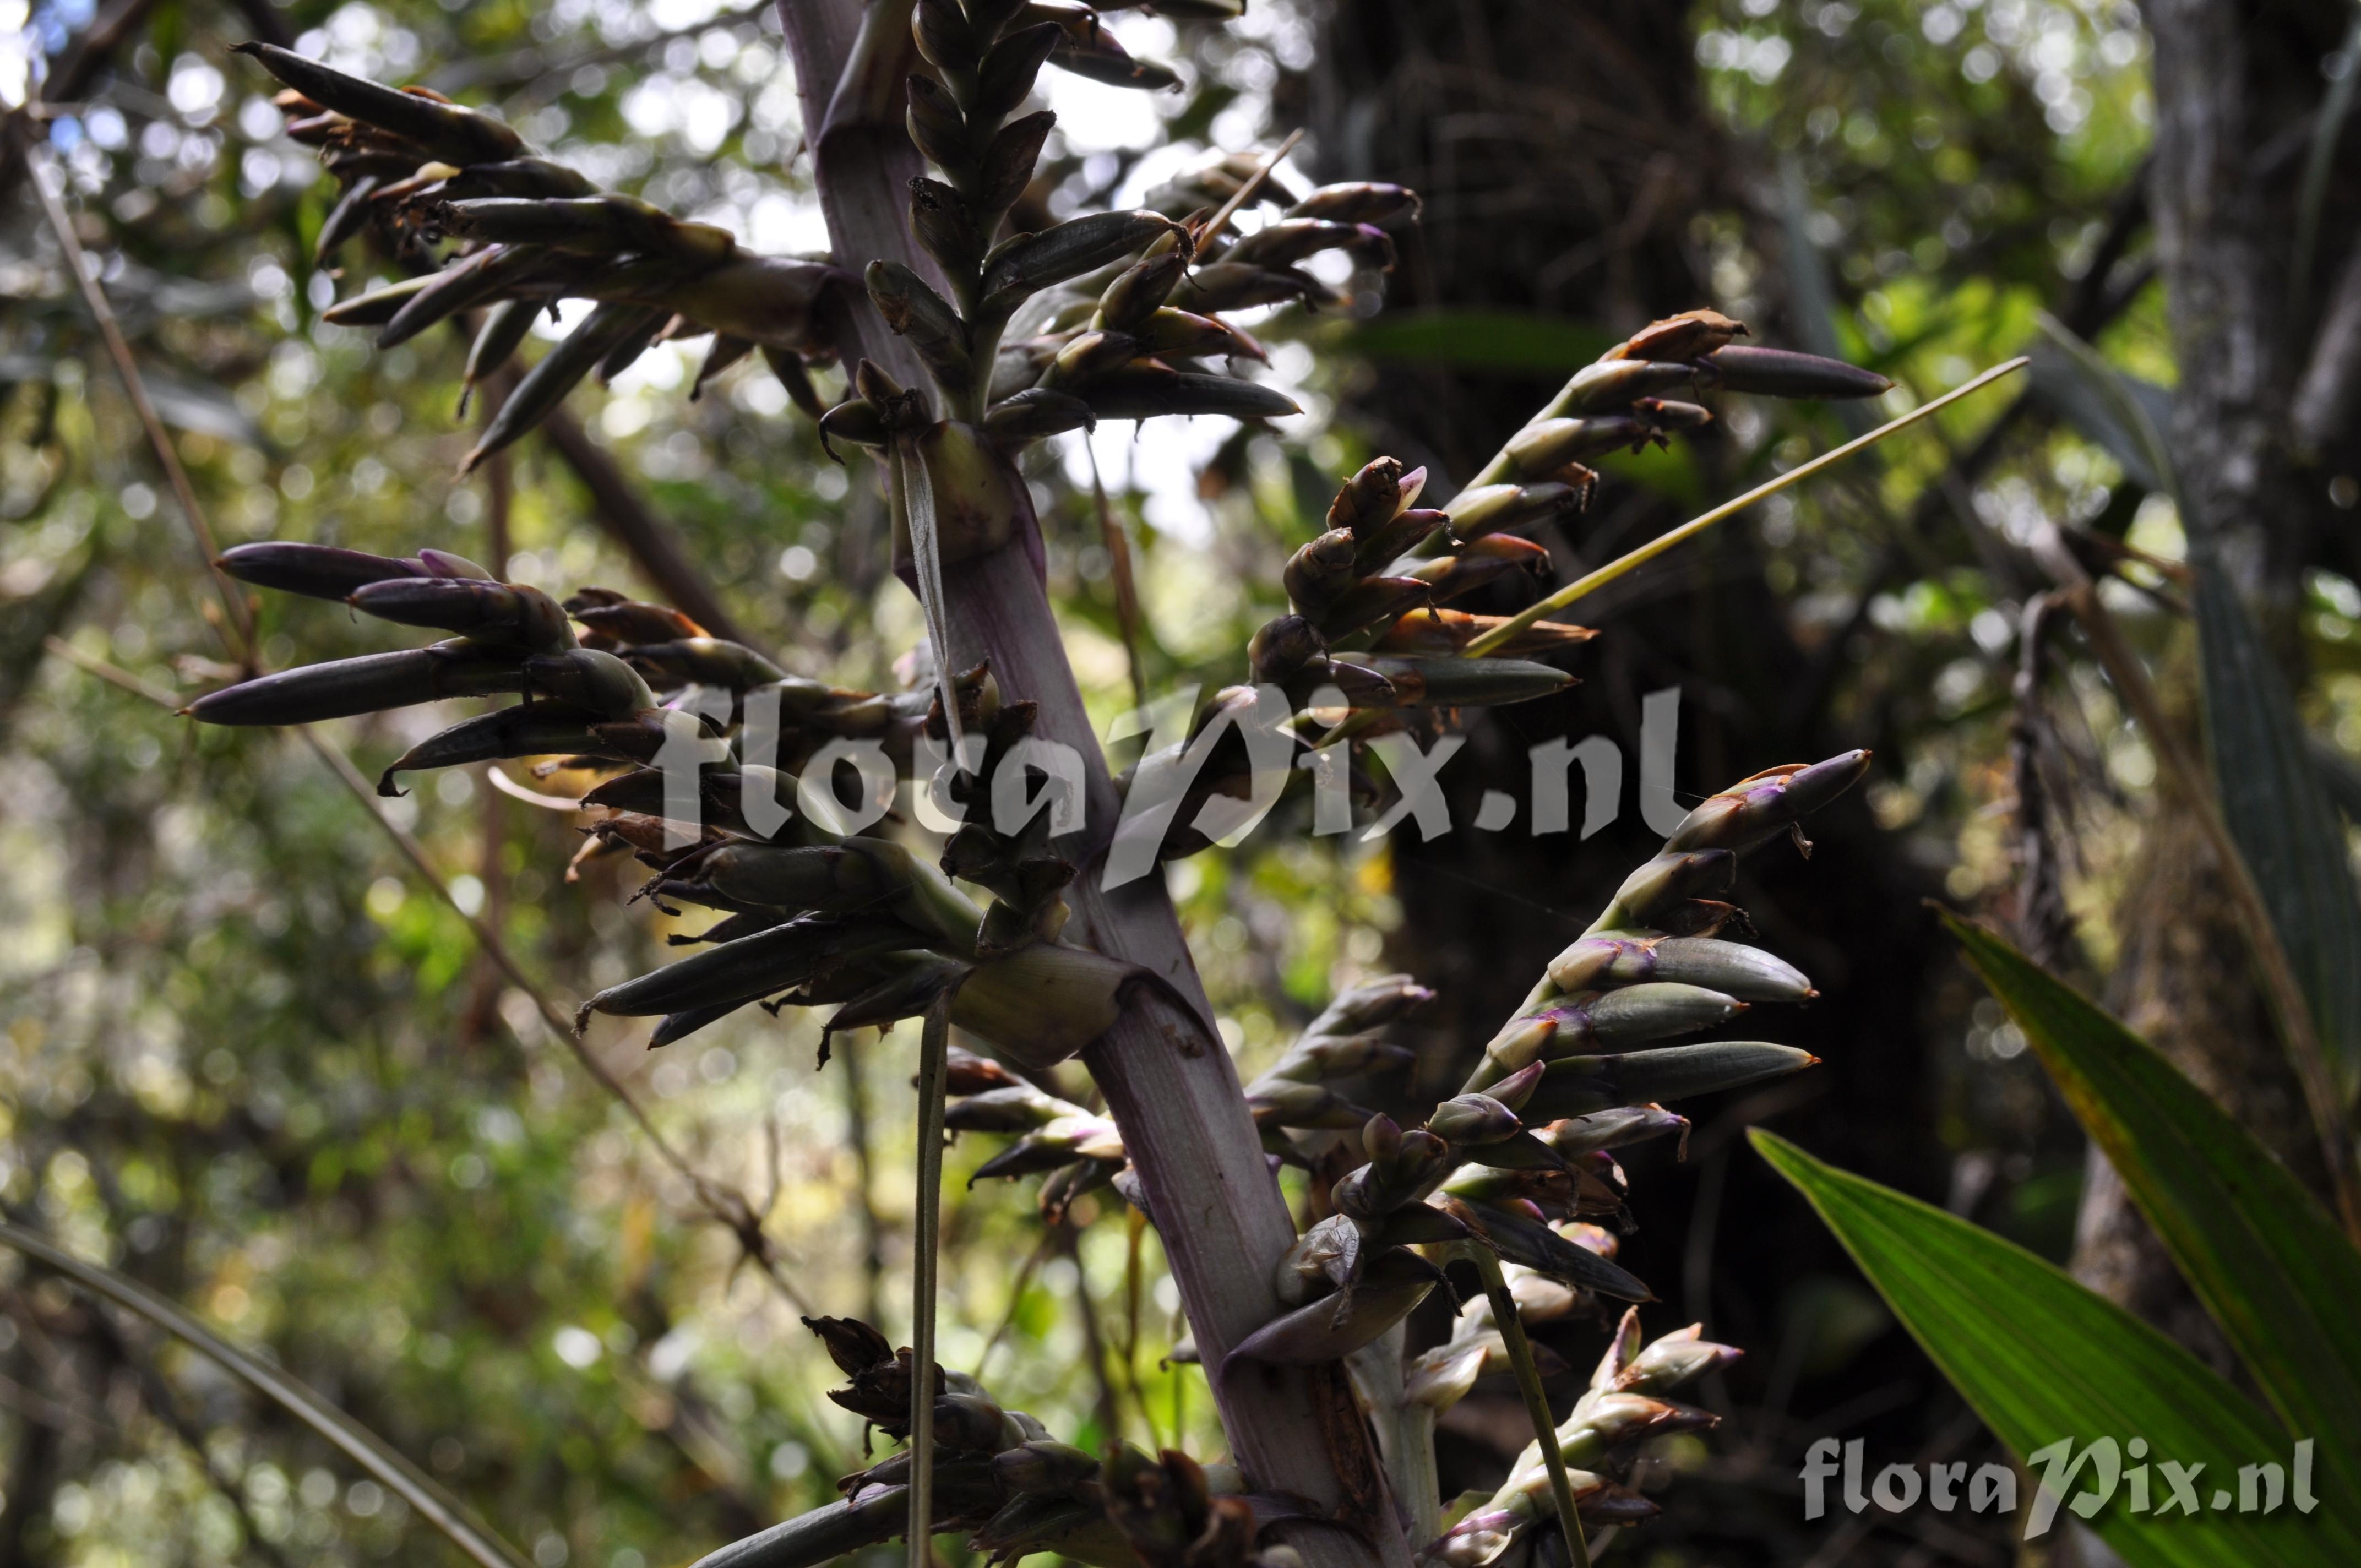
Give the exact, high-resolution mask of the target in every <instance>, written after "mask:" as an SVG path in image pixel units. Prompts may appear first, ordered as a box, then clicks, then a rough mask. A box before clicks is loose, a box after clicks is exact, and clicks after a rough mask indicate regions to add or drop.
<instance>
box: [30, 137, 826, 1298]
mask: <svg viewBox="0 0 2361 1568" xmlns="http://www.w3.org/2000/svg"><path fill="white" fill-rule="evenodd" d="M39 175H40V171H39V170H36V171H35V178H34V180H33V187H34V189H35V190H37V191H38V192H40V195H41V203H42V208H43V210H44V211H45V212H46V213H47V214H48V216H49V226H50V227H51V228H52V229H53V230H54V231H56V234H57V237H58V243H59V245H60V247H64V249H65V252H66V257H67V263H68V265H69V266H71V268H72V269H74V276H75V277H76V278H77V279H78V280H80V281H81V284H82V297H83V299H84V300H85V301H86V302H88V304H89V306H90V312H91V315H92V317H93V319H94V320H95V321H96V322H97V323H98V325H99V330H100V333H101V334H102V335H104V337H105V339H106V344H107V349H108V352H109V353H110V354H111V355H113V356H114V358H115V370H116V372H117V373H118V374H119V375H120V376H121V377H122V378H123V385H124V389H125V390H126V392H127V393H128V394H129V396H130V399H131V405H132V407H133V408H134V409H136V410H137V411H138V414H139V420H140V423H141V425H142V426H143V427H144V428H145V429H146V431H147V433H148V444H149V445H150V446H152V447H154V448H155V451H156V455H157V458H158V460H159V462H161V463H162V464H163V465H164V468H165V471H166V472H167V473H168V474H169V475H170V477H171V481H172V488H173V493H174V495H175V496H176V497H178V498H179V500H180V503H181V515H182V516H183V517H184V518H185V519H187V521H188V525H189V532H191V534H192V535H193V536H194V538H195V540H196V542H197V546H198V548H199V549H200V550H201V551H203V554H204V557H205V560H206V563H207V565H209V566H211V565H212V563H213V561H214V557H215V556H216V555H217V554H219V551H218V549H217V548H216V546H215V544H214V532H213V527H212V525H211V524H210V523H209V522H207V521H205V514H204V509H203V507H202V506H200V505H199V504H198V502H197V496H196V491H195V489H194V488H192V486H191V485H190V483H189V477H188V471H187V470H186V469H184V468H182V467H181V460H180V455H179V453H178V452H177V451H176V450H175V449H174V447H173V445H172V438H171V436H170V433H167V432H166V431H165V429H164V424H163V421H162V420H161V419H160V418H159V416H158V415H157V412H156V404H155V400H153V399H151V398H150V397H148V386H147V382H146V381H145V379H144V378H142V377H141V375H140V373H139V362H138V359H137V357H136V356H134V355H133V354H132V352H131V345H130V344H129V343H128V342H127V341H126V339H125V338H124V336H123V334H122V332H121V331H120V329H119V328H117V327H116V325H115V313H114V310H113V309H112V307H110V306H109V305H108V303H107V300H106V291H105V290H104V289H103V288H102V287H101V286H100V285H99V281H98V277H97V274H95V273H94V272H93V271H92V270H91V269H90V268H89V267H88V266H87V265H86V264H85V261H86V258H85V253H84V252H83V251H82V247H81V244H80V242H79V241H78V240H77V239H76V238H75V237H74V234H73V225H72V222H71V219H70V218H69V217H68V216H67V214H66V212H65V209H64V207H63V206H62V205H61V204H60V203H59V201H58V198H57V196H56V194H55V193H54V192H51V191H50V190H49V186H48V185H47V184H46V183H44V182H43V181H42V180H41V178H40V177H39ZM213 570H214V582H215V586H216V587H218V588H219V589H220V590H221V593H222V598H223V601H224V603H225V604H226V605H228V606H229V609H230V615H231V620H230V622H229V625H228V629H226V630H224V632H223V637H224V640H225V641H228V642H230V644H231V646H232V649H233V651H234V652H236V654H237V656H238V659H239V661H240V662H241V663H244V664H246V665H247V667H248V668H255V667H257V664H256V656H255V645H254V625H253V621H252V620H251V619H250V618H249V617H248V615H247V605H246V601H245V599H244V598H242V597H241V596H240V595H238V594H237V593H236V592H235V591H233V589H234V585H233V583H232V581H231V579H230V578H229V577H228V576H225V574H223V573H222V572H221V570H220V569H219V568H218V567H214V568H213ZM233 631H234V632H235V633H236V635H235V636H234V637H233V636H232V635H231V633H232V632H233ZM51 641H56V640H55V639H52V640H51ZM56 651H57V652H60V655H61V656H62V657H64V658H66V659H67V660H68V661H70V662H71V663H75V664H77V665H79V666H81V667H82V668H84V669H87V670H89V671H90V672H91V673H92V674H95V675H98V676H99V677H100V678H101V679H103V680H107V681H111V682H113V683H114V684H115V685H124V686H125V687H126V689H127V690H131V691H136V692H138V693H139V694H140V695H141V696H151V697H156V698H158V699H159V700H162V701H164V702H166V704H167V705H168V706H171V707H178V706H179V704H178V699H176V698H170V697H166V696H163V695H162V694H161V693H160V692H159V691H157V690H155V689H153V688H150V687H149V686H148V684H147V683H146V682H144V681H141V680H139V678H138V677H137V676H136V675H131V674H129V673H128V672H126V671H122V670H116V669H115V668H114V666H112V665H106V666H105V667H104V668H101V667H99V666H100V665H101V664H103V663H104V661H93V660H90V659H88V658H86V657H84V656H83V655H82V654H80V653H78V652H74V651H73V650H72V649H71V646H70V645H68V644H65V643H63V642H57V643H56ZM302 733H303V740H304V742H305V743H306V744H308V745H309V746H310V747H311V748H312V749H313V751H315V752H317V753H318V754H319V756H320V759H321V760H322V761H323V762H326V763H327V764H328V768H329V771H330V772H331V773H335V775H336V777H337V778H338V779H339V780H341V781H342V782H343V784H344V785H345V787H346V789H347V790H349V791H350V792H351V793H352V795H353V797H354V798H355V799H357V800H358V801H359V802H360V803H361V805H362V806H364V807H365V808H366V809H367V810H368V814H369V817H370V818H371V819H372V820H374V821H375V822H376V823H377V824H378V826H379V828H382V829H384V831H385V832H386V833H387V835H388V836H390V838H391V839H393V841H394V844H395V846H396V847H397V848H398V849H400V850H401V853H402V855H403V857H404V858H405V859H407V860H408V861H410V863H411V865H412V868H414V869H415V870H416V871H417V872H418V874H419V875H420V876H422V877H423V878H424V879H425V881H426V883H427V885H428V886H429V887H431V888H433V889H434V893H435V894H436V895H437V896H439V897H440V898H441V899H442V900H443V902H444V903H445V904H447V905H450V906H451V909H452V911H453V912H454V913H455V914H456V915H457V916H459V918H460V919H461V920H462V921H463V922H465V923H466V925H467V929H468V931H469V932H470V933H471V934H472V935H473V936H474V937H475V938H476V940H477V942H478V944H480V945H481V946H482V948H483V950H484V953H485V955H486V956H487V957H489V959H491V960H492V962H493V964H494V965H495V966H496V967H497V968H499V970H500V972H501V973H502V974H504V975H506V976H507V977H508V978H509V980H510V981H511V983H513V984H514V985H515V986H516V987H517V989H518V990H520V991H522V992H524V993H525V995H526V996H528V997H530V998H531V999H532V1001H533V1005H534V1006H535V1008H537V1009H538V1010H539V1012H540V1014H541V1015H542V1017H543V1019H544V1021H545V1022H546V1023H548V1025H550V1027H552V1028H553V1029H555V1031H556V1033H557V1036H558V1038H560V1039H562V1040H564V1041H566V1045H567V1047H568V1048H570V1049H571V1050H572V1051H573V1052H574V1055H575V1057H576V1059H577V1060H579V1061H580V1062H581V1063H582V1065H583V1067H584V1068H585V1069H588V1071H589V1073H590V1076H591V1077H592V1078H593V1079H595V1080H597V1081H598V1085H599V1087H600V1088H602V1089H604V1090H605V1091H607V1092H608V1093H609V1095H611V1096H612V1097H613V1098H614V1099H615V1101H616V1102H618V1103H619V1104H620V1105H621V1106H622V1107H623V1109H624V1110H625V1111H626V1112H627V1113H629V1114H630V1116H631V1120H632V1121H633V1122H635V1123H637V1124H638V1125H639V1127H640V1129H641V1131H642V1132H644V1133H645V1134H646V1135H648V1138H649V1141H650V1142H652V1143H653V1144H654V1145H655V1147H656V1152H657V1154H658V1155H659V1156H660V1157H662V1158H663V1159H664V1163H665V1164H666V1165H668V1166H670V1167H671V1168H673V1169H674V1171H675V1172H676V1173H677V1174H678V1175H679V1176H680V1177H681V1178H682V1179H684V1180H686V1182H687V1183H688V1184H689V1188H690V1190H692V1191H693V1192H695V1193H696V1194H697V1201H698V1202H699V1204H700V1205H701V1206H702V1207H704V1208H705V1210H706V1211H707V1212H708V1213H709V1214H711V1215H712V1217H713V1218H714V1219H715V1220H717V1221H719V1223H721V1224H722V1225H723V1226H724V1227H725V1228H726V1229H728V1230H729V1231H730V1234H732V1235H733V1236H735V1237H736V1238H737V1239H738V1245H739V1246H740V1247H741V1249H742V1250H743V1252H744V1254H745V1255H746V1256H747V1257H750V1258H752V1260H753V1261H754V1264H755V1266H757V1267H759V1268H760V1269H761V1270H762V1271H763V1275H764V1277H767V1278H768V1279H769V1280H770V1281H771V1283H772V1284H773V1285H774V1286H776V1287H777V1288H778V1290H779V1293H780V1294H781V1295H783V1296H785V1298H786V1299H787V1300H788V1301H789V1302H791V1303H792V1304H793V1305H794V1306H795V1307H796V1310H797V1311H799V1312H802V1313H804V1314H805V1315H807V1316H808V1315H810V1314H812V1313H813V1312H814V1310H815V1309H814V1308H813V1307H812V1305H811V1304H810V1303H809V1302H808V1301H807V1300H806V1299H804V1295H803V1293H802V1292H801V1291H800V1290H798V1289H796V1287H795V1285H794V1284H793V1283H792V1282H791V1281H789V1280H788V1278H787V1277H786V1276H785V1275H784V1274H782V1273H781V1272H780V1271H779V1268H778V1265H777V1262H776V1260H775V1259H774V1257H773V1255H772V1247H771V1244H770V1240H769V1238H768V1237H767V1236H766V1235H765V1234H763V1225H762V1216H761V1215H759V1214H757V1213H756V1212H754V1207H753V1205H752V1203H751V1202H749V1201H747V1199H746V1196H745V1194H743V1193H741V1192H739V1191H737V1190H735V1189H732V1188H727V1187H723V1186H722V1185H720V1184H719V1183H718V1182H715V1181H713V1180H712V1179H709V1178H708V1177H706V1176H704V1175H703V1174H701V1173H699V1172H698V1171H697V1169H695V1168H693V1167H692V1166H690V1164H689V1163H688V1161H687V1159H686V1157H684V1156H683V1155H682V1154H681V1153H680V1151H679V1150H678V1149H676V1148H675V1147H674V1146H672V1144H671V1143H670V1142H669V1141H668V1140H666V1139H665V1137H664V1135H663V1134H662V1133H660V1132H658V1131H657V1130H656V1126H655V1124H654V1123H653V1122H652V1121H650V1120H649V1119H648V1114H647V1113H646V1112H645V1111H644V1110H642V1108H641V1106H640V1103H639V1102H638V1101H636V1100H634V1099H632V1098H631V1091H629V1090H627V1089H625V1088H624V1087H623V1084H622V1082H621V1080H619V1079H617V1078H616V1077H615V1075H614V1074H613V1073H611V1072H609V1070H608V1069H607V1066H606V1064H605V1063H604V1062H602V1061H600V1060H599V1059H598V1058H597V1057H596V1056H594V1055H593V1054H592V1053H591V1051H590V1048H589V1046H588V1043H587V1042H586V1041H584V1040H583V1039H581V1038H580V1037H579V1036H577V1034H576V1033H575V1031H574V1028H573V1025H572V1022H571V1020H569V1019H568V1018H567V1017H566V1014H564V1013H563V1012H562V1011H560V1010H559V1009H558V1007H557V1006H556V1004H555V1003H553V1002H551V1001H550V999H549V996H548V994H547V993H546V992H544V991H543V990H542V988H541V987H540V986H539V985H537V984H536V983H534V981H533V978H532V977H531V976H530V975H528V974H527V973H526V972H525V970H524V969H523V966H522V965H521V964H519V963H518V962H517V960H516V959H515V957H514V956H513V955H511V953H510V952H509V949H508V944H507V943H505V942H503V941H502V940H501V939H500V935H499V933H498V932H496V931H495V930H493V928H492V927H490V926H489V925H487V924H485V923H484V922H483V921H481V920H478V918H477V917H476V916H473V915H471V914H469V913H468V912H467V910H465V909H463V908H461V907H460V906H459V901H458V899H457V898H456V896H455V895H454V894H452V891H451V889H450V887H449V885H448V884H447V883H445V882H444V880H443V878H442V877H441V875H440V874H439V873H437V872H435V870H434V864H433V862H432V861H429V860H428V859H427V858H426V851H425V850H424V849H423V847H422V846H421V845H420V844H419V842H418V840H417V839H413V838H412V837H411V836H410V835H409V834H408V833H407V832H405V831H403V830H402V829H401V828H399V827H397V826H396V825H395V824H394V822H393V820H392V818H390V817H387V816H386V815H385V813H384V812H383V811H381V810H380V809H379V807H378V804H377V797H376V795H375V794H374V792H372V791H371V790H370V788H369V785H368V780H366V779H364V778H362V777H361V775H360V773H359V771H358V770H357V769H356V768H355V767H354V766H353V764H352V760H351V759H350V758H348V757H346V755H345V754H344V752H343V751H340V750H338V749H337V748H336V746H335V744H334V743H333V742H331V741H328V740H324V739H323V738H322V737H321V736H320V735H319V734H317V733H316V732H315V731H313V729H310V728H308V727H307V728H305V729H304V730H303V732H302Z"/></svg>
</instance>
